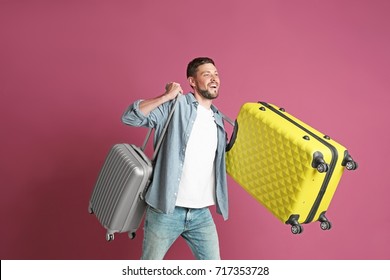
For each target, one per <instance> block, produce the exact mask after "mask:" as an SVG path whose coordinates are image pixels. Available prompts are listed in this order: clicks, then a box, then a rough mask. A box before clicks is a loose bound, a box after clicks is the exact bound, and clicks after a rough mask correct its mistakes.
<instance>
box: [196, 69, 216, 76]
mask: <svg viewBox="0 0 390 280" xmlns="http://www.w3.org/2000/svg"><path fill="white" fill-rule="evenodd" d="M205 73H212V71H211V70H206V71H203V72H200V74H201V75H203V74H205ZM214 73H218V71H214Z"/></svg>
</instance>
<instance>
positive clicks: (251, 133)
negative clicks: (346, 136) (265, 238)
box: [226, 102, 357, 234]
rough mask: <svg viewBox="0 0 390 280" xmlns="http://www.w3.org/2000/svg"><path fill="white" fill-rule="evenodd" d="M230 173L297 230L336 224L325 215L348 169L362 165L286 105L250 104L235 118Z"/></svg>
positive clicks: (228, 159)
mask: <svg viewBox="0 0 390 280" xmlns="http://www.w3.org/2000/svg"><path fill="white" fill-rule="evenodd" d="M226 168H227V172H228V174H229V175H230V176H231V177H232V178H233V179H234V180H235V181H236V182H237V183H238V184H239V185H240V186H242V187H243V188H244V189H245V190H246V191H247V192H248V193H249V194H250V195H252V196H253V197H254V198H255V199H256V200H258V201H259V202H260V203H261V204H262V205H264V206H265V207H266V208H267V209H268V210H269V211H271V212H272V213H273V214H274V215H275V216H276V217H277V218H278V219H279V220H280V221H282V222H283V223H285V224H289V225H291V231H292V233H294V234H300V233H301V232H302V231H303V226H302V224H307V223H311V222H314V221H319V222H320V226H321V228H322V229H323V230H328V229H330V228H331V223H330V221H329V220H328V219H327V218H326V216H325V213H326V211H327V209H328V206H329V204H330V202H331V200H332V197H333V194H334V192H335V190H336V188H337V185H338V183H339V181H340V178H341V176H342V174H343V171H344V169H345V168H346V169H348V170H354V169H356V168H357V163H356V162H355V161H354V160H353V159H352V157H351V156H350V155H349V153H348V151H347V149H346V148H345V147H343V146H342V145H340V144H339V143H337V142H336V141H334V140H332V139H330V137H328V136H327V135H324V134H322V133H320V132H319V131H317V130H316V129H314V128H312V127H310V126H309V125H307V124H305V123H304V122H302V121H300V120H299V119H297V118H295V117H294V116H292V115H290V114H288V113H287V112H285V110H284V109H283V108H279V107H277V106H275V105H272V104H268V103H265V102H258V103H245V104H244V105H243V106H242V107H241V109H240V112H239V114H238V116H237V119H236V121H235V126H234V131H233V135H232V137H231V140H230V143H229V145H228V147H227V152H226Z"/></svg>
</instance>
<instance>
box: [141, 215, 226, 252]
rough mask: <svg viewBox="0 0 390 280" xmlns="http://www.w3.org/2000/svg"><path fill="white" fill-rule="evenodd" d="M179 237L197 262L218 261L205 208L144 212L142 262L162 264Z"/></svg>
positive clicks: (213, 232)
mask: <svg viewBox="0 0 390 280" xmlns="http://www.w3.org/2000/svg"><path fill="white" fill-rule="evenodd" d="M179 236H182V237H183V238H184V239H185V240H186V242H187V244H188V245H189V247H190V248H191V250H192V253H193V254H194V256H195V258H196V259H198V260H219V259H220V255H219V242H218V234H217V230H216V227H215V224H214V221H213V218H212V216H211V213H210V210H209V209H208V208H201V209H189V208H183V207H176V208H175V211H174V212H173V213H172V214H164V213H162V212H160V211H159V210H156V209H154V208H152V207H148V208H147V210H146V217H145V226H144V240H143V249H142V257H141V259H142V260H162V259H163V258H164V256H165V254H166V253H167V251H168V250H169V248H170V247H171V245H172V244H173V243H174V242H175V240H176V239H177V238H178V237H179Z"/></svg>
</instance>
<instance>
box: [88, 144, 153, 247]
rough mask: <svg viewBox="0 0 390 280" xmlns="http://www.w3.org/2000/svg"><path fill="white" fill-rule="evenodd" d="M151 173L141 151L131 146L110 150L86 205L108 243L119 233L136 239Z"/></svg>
mask: <svg viewBox="0 0 390 280" xmlns="http://www.w3.org/2000/svg"><path fill="white" fill-rule="evenodd" d="M152 171H153V167H152V162H151V160H150V159H149V158H148V157H146V156H145V155H144V153H143V152H142V150H141V149H140V148H138V147H136V146H134V145H130V144H116V145H114V146H113V147H112V148H111V150H110V152H109V154H108V155H107V158H106V160H105V162H104V165H103V167H102V169H101V171H100V173H99V176H98V179H97V182H96V185H95V187H94V189H93V193H92V196H91V199H90V202H89V212H90V213H94V214H95V215H96V217H97V218H98V220H99V222H100V223H101V224H102V225H103V226H104V227H105V228H106V229H107V234H106V239H107V241H111V240H113V239H114V233H120V232H128V234H129V237H130V238H132V239H133V238H134V237H135V233H136V231H137V229H138V228H139V226H140V223H141V221H142V218H143V215H144V212H145V209H146V203H145V201H144V199H143V195H144V193H145V191H146V188H147V186H148V185H149V183H150V180H151V176H152Z"/></svg>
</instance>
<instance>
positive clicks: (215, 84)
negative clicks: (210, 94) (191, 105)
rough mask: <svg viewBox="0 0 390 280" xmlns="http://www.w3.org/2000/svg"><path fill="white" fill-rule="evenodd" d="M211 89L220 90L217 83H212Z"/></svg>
mask: <svg viewBox="0 0 390 280" xmlns="http://www.w3.org/2000/svg"><path fill="white" fill-rule="evenodd" d="M210 88H213V89H217V88H218V84H217V83H211V84H210Z"/></svg>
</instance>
